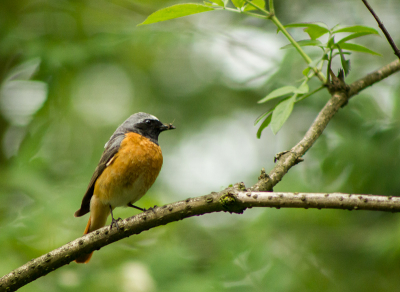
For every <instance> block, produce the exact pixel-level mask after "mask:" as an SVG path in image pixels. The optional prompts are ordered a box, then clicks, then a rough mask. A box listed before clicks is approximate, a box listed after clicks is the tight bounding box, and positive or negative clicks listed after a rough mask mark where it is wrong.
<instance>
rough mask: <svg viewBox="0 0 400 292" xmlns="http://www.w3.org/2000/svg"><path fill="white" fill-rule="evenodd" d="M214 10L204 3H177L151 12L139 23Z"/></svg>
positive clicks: (154, 21)
mask: <svg viewBox="0 0 400 292" xmlns="http://www.w3.org/2000/svg"><path fill="white" fill-rule="evenodd" d="M211 10H214V8H213V7H210V6H207V5H202V4H193V3H188V4H176V5H173V6H170V7H166V8H163V9H160V10H158V11H156V12H154V13H152V14H150V15H149V16H148V17H147V18H146V20H145V21H143V22H142V23H140V24H138V26H139V25H144V24H150V23H156V22H160V21H165V20H169V19H174V18H178V17H182V16H187V15H191V14H196V13H200V12H206V11H211Z"/></svg>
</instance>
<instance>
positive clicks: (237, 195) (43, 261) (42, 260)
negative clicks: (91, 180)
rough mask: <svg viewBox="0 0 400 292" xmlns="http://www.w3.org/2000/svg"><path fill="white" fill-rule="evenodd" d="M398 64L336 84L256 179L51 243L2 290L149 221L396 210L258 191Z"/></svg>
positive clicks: (363, 198) (353, 198) (364, 201)
mask: <svg viewBox="0 0 400 292" xmlns="http://www.w3.org/2000/svg"><path fill="white" fill-rule="evenodd" d="M399 70H400V62H399V60H396V61H395V62H392V63H390V64H388V65H386V66H384V67H383V68H381V69H380V70H378V71H375V72H374V73H371V74H369V75H367V76H365V77H364V78H362V79H360V80H358V81H356V82H354V83H352V84H351V85H350V86H349V87H347V86H345V87H342V88H339V87H337V88H336V90H334V91H333V93H332V98H331V99H330V100H329V101H328V103H327V104H326V105H325V106H324V108H323V109H322V110H321V111H320V113H319V114H318V116H317V118H316V119H315V121H314V122H313V124H312V125H311V127H310V129H309V130H308V131H307V133H306V134H305V136H304V137H303V139H302V140H301V141H300V142H299V143H298V144H297V145H296V146H294V147H293V148H292V149H291V150H290V151H289V152H287V153H284V154H282V155H281V156H280V157H278V163H277V164H276V166H275V167H274V168H273V169H272V171H271V172H270V174H269V176H267V175H266V174H265V171H263V172H262V173H261V176H260V178H259V181H258V183H256V184H255V185H254V186H252V187H251V188H249V189H248V190H246V188H245V186H244V184H243V183H241V184H236V185H235V186H234V187H231V188H227V189H225V190H223V191H221V192H219V193H211V194H209V195H206V196H202V197H197V198H192V199H187V200H185V201H180V202H176V203H172V204H169V205H165V206H163V207H158V208H155V209H154V210H149V211H146V212H144V213H141V214H139V215H136V216H133V217H130V218H127V219H125V220H122V221H121V222H119V223H118V225H119V227H120V230H117V229H116V228H113V229H111V230H110V228H109V227H103V228H101V229H98V230H96V231H94V232H92V233H89V234H87V235H84V236H82V237H80V238H78V239H76V240H74V241H71V242H69V243H68V244H66V245H64V246H62V247H60V248H58V249H55V250H53V251H51V252H49V253H47V254H45V255H43V256H41V257H39V258H36V259H33V260H31V261H30V262H28V263H26V264H25V265H23V266H21V267H19V268H17V269H15V270H14V271H12V272H11V273H9V274H7V275H5V276H3V277H2V278H1V279H0V292H2V291H7V292H10V291H15V290H17V289H18V288H20V287H22V286H24V285H26V284H28V283H30V282H32V281H34V280H35V279H37V278H39V277H42V276H44V275H46V274H48V273H50V272H51V271H54V270H55V269H57V268H59V267H62V266H64V265H66V264H68V263H70V262H71V261H73V260H74V259H76V258H77V257H79V256H81V255H82V254H84V253H89V252H91V251H94V250H99V249H100V248H102V247H103V246H106V245H109V244H110V243H113V242H115V241H118V240H120V239H122V238H125V237H129V236H131V235H133V234H139V233H141V232H142V231H145V230H149V229H151V228H153V227H156V226H160V225H165V224H167V223H170V222H174V221H178V220H182V219H184V218H188V217H192V216H198V215H203V214H206V213H212V212H221V211H225V212H230V213H243V211H244V210H245V209H247V208H252V207H275V208H284V207H290V208H318V209H322V208H333V209H347V210H357V209H358V210H374V211H392V212H397V211H400V197H385V196H372V195H354V194H337V193H335V194H306V193H271V192H260V191H263V190H269V189H272V187H273V186H274V185H276V184H277V183H278V182H279V181H280V180H281V179H282V177H283V176H284V175H285V174H286V173H287V172H288V170H289V169H290V168H291V167H292V166H293V165H295V164H296V163H298V162H299V161H301V157H302V156H303V155H304V154H305V153H306V151H307V150H308V149H310V148H311V146H312V145H313V144H314V142H315V141H316V140H317V138H318V137H319V136H320V135H321V134H322V132H323V130H324V129H325V128H326V126H327V124H328V122H329V121H330V120H331V119H332V117H333V116H334V114H335V113H336V112H337V111H338V110H339V109H340V107H342V106H344V105H345V104H346V102H347V101H348V99H349V98H350V97H352V96H353V95H355V94H357V93H358V92H360V91H361V90H363V89H365V88H366V87H368V86H370V85H372V84H374V83H376V82H378V81H380V80H382V79H383V78H386V77H388V76H390V75H391V74H393V73H395V72H397V71H399Z"/></svg>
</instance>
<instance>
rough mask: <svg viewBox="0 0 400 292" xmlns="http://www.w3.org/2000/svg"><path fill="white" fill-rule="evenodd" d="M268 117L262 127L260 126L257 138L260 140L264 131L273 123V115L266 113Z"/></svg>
mask: <svg viewBox="0 0 400 292" xmlns="http://www.w3.org/2000/svg"><path fill="white" fill-rule="evenodd" d="M266 114H267V115H268V116H267V117H266V118H265V120H264V121H263V122H262V123H261V125H260V127H259V128H258V131H257V138H258V139H260V137H261V133H262V131H263V130H264V129H265V128H266V127H268V125H269V124H270V123H271V118H272V114H271V113H270V112H269V113H266Z"/></svg>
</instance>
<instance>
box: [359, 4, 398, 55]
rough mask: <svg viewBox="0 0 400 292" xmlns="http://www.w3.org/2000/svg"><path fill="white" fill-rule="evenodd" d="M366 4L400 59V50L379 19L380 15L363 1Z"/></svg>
mask: <svg viewBox="0 0 400 292" xmlns="http://www.w3.org/2000/svg"><path fill="white" fill-rule="evenodd" d="M362 2H364V4H365V6H366V7H367V9H368V10H369V12H371V14H372V16H373V17H374V18H375V20H376V22H377V23H378V26H379V28H380V29H381V30H382V32H383V34H384V35H385V37H386V39H387V40H388V42H389V44H390V46H391V47H392V49H393V51H394V54H395V55H396V56H397V57H398V58H399V59H400V50H399V48H398V47H397V46H396V44H395V43H394V41H393V39H392V37H391V36H390V33H389V32H388V31H387V29H386V27H385V26H384V25H383V23H382V22H381V20H380V19H379V17H378V15H377V14H376V13H375V11H374V10H373V9H372V7H371V6H370V5H369V4H368V2H367V0H362Z"/></svg>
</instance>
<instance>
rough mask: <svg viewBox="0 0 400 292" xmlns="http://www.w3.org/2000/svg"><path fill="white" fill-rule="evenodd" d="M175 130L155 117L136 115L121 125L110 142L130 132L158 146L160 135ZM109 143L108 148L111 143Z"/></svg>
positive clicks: (142, 114) (144, 114) (143, 114)
mask: <svg viewBox="0 0 400 292" xmlns="http://www.w3.org/2000/svg"><path fill="white" fill-rule="evenodd" d="M171 129H175V127H174V126H172V124H168V125H164V124H163V123H161V122H160V121H159V120H158V119H157V118H156V117H155V116H152V115H149V114H146V113H142V112H140V113H136V114H133V115H131V116H130V117H129V118H128V119H126V121H125V122H123V123H122V125H120V126H119V127H118V128H117V130H115V132H114V134H113V135H112V136H111V138H110V141H114V139H115V137H118V136H120V135H124V134H126V133H129V132H134V133H138V134H140V135H142V136H144V137H146V138H149V139H150V140H151V141H152V142H154V143H156V144H157V145H158V135H160V133H161V132H162V131H165V130H171ZM110 141H108V142H107V144H106V146H107V145H109V143H112V142H110Z"/></svg>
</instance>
